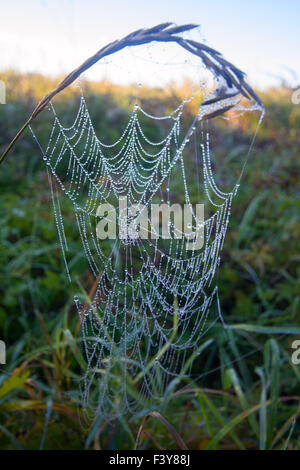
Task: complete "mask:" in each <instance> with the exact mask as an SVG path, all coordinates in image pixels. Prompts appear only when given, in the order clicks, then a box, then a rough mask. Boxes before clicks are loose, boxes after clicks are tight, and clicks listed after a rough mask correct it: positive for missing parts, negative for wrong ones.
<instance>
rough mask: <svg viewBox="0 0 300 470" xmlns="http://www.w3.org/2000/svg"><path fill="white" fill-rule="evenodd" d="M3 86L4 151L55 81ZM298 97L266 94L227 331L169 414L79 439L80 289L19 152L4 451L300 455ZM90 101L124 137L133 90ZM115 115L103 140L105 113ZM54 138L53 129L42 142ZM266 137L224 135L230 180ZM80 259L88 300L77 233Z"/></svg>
mask: <svg viewBox="0 0 300 470" xmlns="http://www.w3.org/2000/svg"><path fill="white" fill-rule="evenodd" d="M1 79H2V80H4V82H5V83H6V84H7V104H6V105H1V107H0V147H1V149H2V150H3V149H4V147H5V145H6V144H7V143H8V142H9V141H10V140H11V139H12V138H13V137H14V135H15V134H16V132H17V131H18V130H19V128H20V127H21V125H22V124H23V123H24V122H25V120H26V118H27V117H28V115H29V114H30V113H31V111H32V110H33V108H34V106H35V104H36V103H37V101H38V99H40V98H41V97H42V96H43V95H44V94H45V93H46V92H48V91H49V90H50V89H52V88H53V86H54V84H55V83H56V82H57V81H56V80H51V79H49V78H47V77H42V76H40V75H38V74H27V75H20V74H18V73H17V72H14V71H8V72H6V73H2V74H1ZM172 93H173V94H172ZM172 93H170V94H169V95H168V99H169V100H170V106H172V99H174V100H176V97H174V90H173V92H172ZM291 93H292V90H290V89H289V88H288V86H280V87H278V88H277V89H270V90H268V91H266V92H264V93H262V94H260V96H261V98H262V100H263V101H264V103H265V106H266V117H265V119H264V121H263V124H262V126H261V128H260V130H259V134H258V136H257V139H256V143H255V147H254V151H253V154H252V156H251V158H250V160H249V162H248V165H247V168H246V172H245V174H244V177H243V180H242V184H241V188H240V190H239V197H238V198H237V199H236V200H235V201H234V204H233V208H232V215H231V221H230V226H229V231H228V233H227V238H226V242H225V247H224V250H223V253H222V263H221V269H220V271H219V274H218V276H219V279H218V285H219V293H220V299H221V305H222V314H223V317H224V319H225V321H226V323H227V324H228V326H229V328H228V329H227V330H226V331H225V330H224V329H223V328H222V327H220V326H218V327H215V328H213V329H211V330H210V331H209V333H208V334H207V335H206V336H204V337H203V353H202V355H201V361H200V363H197V364H200V365H199V366H197V367H199V369H197V370H193V372H194V373H193V376H192V377H191V379H189V380H186V379H182V380H181V381H178V383H177V384H176V388H173V389H172V390H169V391H167V392H166V395H165V397H164V399H163V400H162V402H161V404H158V406H157V408H156V411H157V412H158V413H160V414H155V413H154V414H152V415H151V416H147V410H146V409H145V410H144V413H143V412H141V413H139V414H137V415H134V416H130V415H128V416H126V415H125V416H124V417H123V418H122V419H111V420H110V419H105V418H104V417H102V416H99V418H98V419H97V420H96V422H95V425H94V427H93V428H91V429H85V428H84V427H82V426H81V420H80V406H79V408H78V405H80V395H79V392H78V389H77V385H76V379H77V378H79V377H80V376H81V373H82V371H81V365H82V361H83V360H84V359H83V357H82V356H81V352H80V337H79V329H78V318H77V313H76V312H75V309H74V305H73V295H74V293H75V291H76V289H77V290H78V287H76V283H73V284H72V285H70V284H69V283H68V281H67V277H66V274H65V269H64V265H63V260H62V256H61V253H60V249H59V244H58V237H57V232H56V227H55V223H54V218H53V214H52V206H51V200H50V199H51V197H50V191H49V189H48V184H47V177H46V173H45V169H44V166H43V164H42V162H41V158H40V155H39V153H38V152H37V150H36V147H35V144H34V142H33V141H32V139H31V138H30V137H28V136H26V137H25V138H23V139H22V141H20V142H19V143H18V145H17V146H16V147H15V148H14V150H13V152H12V153H11V154H10V155H9V157H8V159H7V161H6V162H5V163H4V164H3V165H2V166H1V168H0V185H1V194H0V237H1V245H0V260H1V271H0V279H1V283H0V289H1V297H0V339H2V340H4V341H5V342H6V345H7V364H6V365H5V366H0V448H1V449H83V448H86V449H132V448H134V447H135V445H136V441H137V440H138V445H139V447H140V448H144V449H173V448H178V446H179V447H180V446H181V445H182V443H181V441H180V439H181V440H183V442H185V445H186V446H187V447H188V448H191V449H285V448H287V449H298V450H300V435H299V430H300V422H299V423H298V422H297V416H298V415H299V413H300V393H299V390H300V388H299V381H300V365H294V364H292V362H291V355H292V349H291V345H292V342H293V341H294V340H296V339H297V338H298V339H299V337H300V336H299V333H300V327H299V326H297V325H299V320H300V282H299V275H300V269H299V259H300V254H299V236H300V188H299V175H300V156H299V153H300V152H299V150H300V140H299V137H300V105H293V104H292V102H291ZM86 94H87V98H88V99H89V100H90V103H91V104H92V106H90V111H91V115H92V118H93V121H94V123H95V127H96V129H98V128H99V127H101V135H102V136H103V137H104V138H105V139H108V140H109V139H114V138H116V136H117V135H118V132H119V129H118V126H121V127H122V124H123V123H122V119H123V118H122V116H123V114H122V109H124V108H126V106H128V102H129V101H130V89H129V88H122V89H120V88H115V89H112V88H110V89H109V90H108V89H106V88H105V86H104V85H103V84H102V85H101V86H100V85H99V86H96V85H95V84H90V85H89V86H88V87H87V90H86ZM172 97H173V98H172ZM149 99H151V97H149ZM152 99H153V96H152ZM71 101H72V91H71V90H70V92H69V95H68V94H67V95H66V96H65V98H64V101H61V103H58V105H62V106H63V107H64V110H65V111H64V113H66V115H67V117H68V112H69V113H71V108H70V106H69V102H71ZM112 106H113V108H114V109H115V111H116V112H115V113H114V114H113V115H112V116H111V121H107V124H106V127H105V125H104V124H103V122H102V121H101V122H100V116H101V112H104V111H105V110H108V109H110V108H111V107H112ZM69 109H70V110H69ZM118 111H119V112H118ZM70 116H71V114H70ZM120 116H121V117H120ZM44 119H46V117H45V118H44ZM43 125H44V121H43V118H41V120H40V124H39V126H40V127H39V131H40V132H42V131H43ZM254 129H255V122H254V119H253V117H251V116H249V118H247V119H246V121H245V120H243V121H240V122H237V123H236V124H235V126H234V128H233V130H232V132H231V133H230V135H229V134H228V133H226V131H225V130H224V129H223V128H222V125H221V124H220V125H219V127H218V124H216V128H214V129H213V132H214V133H215V135H216V136H219V139H217V141H219V144H218V152H217V154H218V155H217V158H219V161H220V162H222V165H216V167H215V168H214V170H215V172H216V173H218V172H219V174H217V175H216V176H217V178H219V180H222V178H224V174H222V171H223V166H224V167H226V172H227V173H228V174H230V173H233V174H235V173H236V171H237V160H236V159H234V158H233V155H232V154H231V156H230V155H228V153H227V152H226V149H227V148H231V149H233V151H236V152H237V153H238V152H239V151H243V150H244V149H245V148H247V147H246V142H247V143H248V142H249V136H251V135H252V134H253V132H254ZM150 131H151V129H150ZM239 167H240V165H239ZM70 252H71V259H72V260H71V267H72V272H73V274H74V273H75V279H80V280H82V282H83V285H84V287H85V288H86V290H87V292H88V291H89V289H91V287H92V283H93V281H92V279H91V278H90V276H89V274H88V269H87V267H86V264H85V262H84V256H83V254H82V252H81V244H80V241H79V240H78V237H77V236H76V234H75V231H74V239H72V241H71V244H70ZM241 324H242V326H240V327H237V325H241ZM208 340H210V341H209V342H208ZM78 410H79V411H78ZM112 414H113V410H112ZM145 416H146V419H145ZM161 416H163V418H164V419H165V420H166V421H167V425H166V423H165V422H164V420H163V419H162V418H161ZM141 425H142V427H141V428H140V426H141ZM139 430H140V433H139ZM138 433H139V436H138Z"/></svg>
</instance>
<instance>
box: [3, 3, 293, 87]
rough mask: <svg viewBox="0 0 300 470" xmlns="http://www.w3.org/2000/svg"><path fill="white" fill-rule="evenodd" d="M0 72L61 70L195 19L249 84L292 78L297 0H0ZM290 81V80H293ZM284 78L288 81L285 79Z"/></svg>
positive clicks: (211, 41)
mask: <svg viewBox="0 0 300 470" xmlns="http://www.w3.org/2000/svg"><path fill="white" fill-rule="evenodd" d="M0 5H1V20H2V21H1V28H0V71H1V70H3V69H5V68H8V67H13V68H15V69H17V70H20V71H39V72H42V73H44V74H51V75H57V74H62V73H69V72H70V71H71V70H72V69H74V68H75V67H77V66H78V65H80V64H81V63H82V62H83V61H84V60H85V59H86V58H87V57H89V56H90V55H92V54H94V53H95V52H96V51H97V50H98V49H100V47H102V46H104V45H105V44H107V43H108V42H110V41H112V40H114V39H116V38H121V37H122V36H124V35H125V34H128V33H130V32H132V31H133V30H135V29H138V28H141V27H150V26H154V25H156V24H158V23H161V22H165V21H173V22H175V23H177V24H184V23H197V24H200V25H201V34H202V35H203V37H204V38H205V39H206V42H207V44H209V45H211V46H212V47H215V48H216V49H218V50H219V51H220V52H222V53H223V55H224V56H225V57H226V58H227V59H228V60H230V61H232V62H233V63H234V64H235V65H236V66H238V67H239V68H241V69H242V70H244V71H245V72H246V73H247V74H248V76H249V81H250V83H251V84H253V85H256V86H260V87H261V86H268V85H272V84H276V80H277V79H276V78H274V76H277V75H281V76H285V77H286V78H290V79H291V81H293V75H292V73H291V72H289V70H291V71H293V72H295V74H296V75H297V76H298V83H299V82H300V62H299V51H300V32H299V30H300V2H299V0H286V1H283V0H281V1H279V0H211V1H207V0H182V1H180V0H149V1H148V2H147V1H145V0H144V1H141V0H140V1H137V0H113V1H109V0H105V1H103V0H26V1H24V0H23V1H21V0H11V1H10V2H7V1H3V0H1V2H0ZM293 83H295V80H294V82H293ZM293 83H292V84H293Z"/></svg>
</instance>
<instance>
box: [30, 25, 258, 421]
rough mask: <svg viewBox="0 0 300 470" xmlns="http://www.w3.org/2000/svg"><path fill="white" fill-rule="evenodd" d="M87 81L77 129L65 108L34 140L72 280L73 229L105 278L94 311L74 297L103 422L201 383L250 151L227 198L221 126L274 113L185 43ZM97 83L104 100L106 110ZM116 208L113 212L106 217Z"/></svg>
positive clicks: (53, 112) (113, 60)
mask: <svg viewBox="0 0 300 470" xmlns="http://www.w3.org/2000/svg"><path fill="white" fill-rule="evenodd" d="M189 34H190V33H189ZM87 78H88V79H89V80H92V81H91V82H88V81H87V80H86V77H83V78H81V79H80V80H79V81H77V82H76V83H75V86H73V88H72V93H71V94H70V95H69V96H68V100H69V101H68V103H69V102H72V106H73V107H72V113H73V119H72V122H67V120H66V119H65V117H64V112H63V101H62V100H61V101H59V100H58V102H57V103H55V102H51V103H50V105H49V107H48V111H47V110H46V111H44V113H48V115H47V121H48V123H50V126H49V135H48V138H47V140H45V141H43V139H42V138H41V137H40V136H39V133H38V127H37V126H36V128H35V125H33V126H31V132H32V134H33V137H34V139H35V140H36V142H37V144H38V146H39V148H40V150H41V153H42V157H43V160H44V162H45V165H46V169H47V173H48V180H49V185H50V190H51V197H52V202H53V208H54V215H55V222H56V226H57V231H58V237H59V242H60V245H61V251H62V256H63V259H64V264H65V267H66V275H67V276H68V278H69V279H70V281H72V269H71V267H70V259H69V249H68V233H67V231H66V230H65V220H64V219H65V217H67V218H69V219H70V218H72V220H73V222H74V223H73V225H72V226H73V230H76V231H78V234H79V237H80V240H81V246H82V251H83V253H84V256H85V259H86V263H87V266H88V270H89V271H90V273H91V274H92V277H93V279H94V281H93V282H92V286H91V287H92V289H91V292H92V294H91V293H90V294H89V295H90V299H87V297H85V296H84V295H83V294H82V292H81V291H79V292H78V295H77V296H75V298H74V302H75V305H76V310H77V312H78V315H79V318H80V320H81V333H82V339H83V350H84V354H85V357H86V361H87V367H86V370H85V371H84V373H83V377H82V381H81V383H80V386H81V390H82V400H83V408H84V410H85V411H86V415H87V418H93V417H94V416H98V415H99V414H107V413H111V412H112V411H111V410H113V411H114V412H115V413H121V412H122V411H124V410H130V411H132V412H135V411H136V410H137V409H139V406H140V405H141V404H142V405H143V406H145V403H151V402H153V401H155V400H156V399H160V398H161V396H162V394H163V392H164V390H165V389H166V387H167V386H168V384H169V383H170V381H172V380H173V379H175V378H176V377H178V376H179V375H188V374H189V373H190V370H191V368H192V367H193V362H194V359H195V358H196V357H197V354H198V352H199V350H200V349H199V348H201V341H202V337H203V334H204V333H205V332H207V330H208V329H209V328H210V327H211V326H212V325H213V324H214V323H215V322H216V321H222V315H221V307H220V300H219V295H218V286H217V282H216V271H217V269H218V267H219V265H220V260H221V252H222V247H223V244H224V240H225V236H226V231H227V228H228V223H229V220H230V211H231V206H232V203H233V201H234V199H235V198H236V197H237V194H238V188H239V185H240V180H241V175H242V172H243V168H244V166H245V162H246V160H247V158H248V153H249V152H248V151H247V152H246V153H245V152H243V154H242V155H239V159H240V166H239V168H240V171H239V173H237V174H236V175H230V178H228V181H225V183H224V184H223V186H221V185H220V183H219V182H218V181H217V180H216V177H215V169H216V162H215V161H214V152H213V137H214V121H215V120H219V121H220V122H221V121H222V125H223V127H224V128H226V125H227V123H228V125H229V126H230V125H231V124H230V123H231V121H234V119H235V118H238V117H239V116H240V115H241V114H243V113H246V112H247V113H248V112H255V111H258V118H257V120H258V121H259V116H261V115H262V107H261V106H260V105H259V104H258V103H256V102H255V101H250V100H246V99H245V98H244V97H242V96H241V94H240V93H239V90H238V89H236V88H234V86H232V87H229V86H228V84H227V83H226V81H224V79H223V78H222V77H219V76H217V75H216V74H213V73H212V72H210V71H209V70H208V69H207V67H205V65H203V63H202V62H201V60H200V59H199V57H195V56H192V55H191V54H189V53H188V51H186V50H181V48H180V47H179V45H178V44H161V43H159V44H157V43H153V44H152V43H151V44H147V45H145V46H139V47H131V48H128V49H127V50H123V51H120V52H118V53H117V54H114V55H113V56H110V57H109V58H107V59H105V60H104V61H100V62H99V64H97V65H95V66H94V67H93V75H88V76H87ZM96 80H97V83H101V87H102V88H101V90H102V92H100V93H99V100H97V101H96V102H94V100H95V98H94V97H95V92H94V93H93V94H92V93H91V88H92V86H95V87H96V85H95V83H96ZM89 83H90V84H89ZM99 86H100V85H99ZM86 90H87V92H86ZM69 93H70V92H69ZM116 96H117V98H115V97H116ZM105 100H106V101H105ZM54 101H55V100H54ZM103 102H105V105H104V104H103ZM58 108H59V110H60V111H58ZM95 122H96V124H95ZM102 134H104V135H102ZM219 145H220V143H219ZM249 145H250V147H251V144H249ZM249 151H250V149H249ZM224 158H225V157H224ZM223 181H224V180H223ZM103 204H106V205H107V206H105V207H108V208H111V210H110V209H108V210H107V211H106V212H105V213H104V212H103V213H101V211H99V207H100V206H101V205H103ZM161 204H165V207H167V208H169V209H170V218H169V221H168V225H167V233H165V232H164V231H163V228H162V222H161V219H159V217H158V219H156V224H153V219H152V218H151V215H152V212H151V211H152V206H153V205H158V206H159V205H161ZM174 204H175V205H179V206H180V207H183V206H184V205H185V208H186V209H185V213H184V215H185V217H186V219H187V220H188V223H186V224H185V225H184V224H183V223H181V222H180V224H179V225H180V227H179V228H178V224H177V225H176V224H175V216H174V214H173V212H172V210H171V209H172V206H173V205H174ZM196 204H198V205H200V204H201V205H202V207H203V209H202V210H203V211H204V220H203V221H200V222H199V217H198V215H197V213H196V208H195V207H196ZM70 207H71V209H72V210H71V213H70V211H69V213H67V210H69V209H67V208H70ZM113 208H116V211H114V210H113ZM132 208H134V210H133V211H132ZM124 216H125V218H124ZM124 220H125V223H124ZM99 222H101V223H102V224H104V225H105V224H106V225H107V226H110V224H113V223H114V222H116V227H117V228H116V231H115V236H114V237H112V238H105V237H104V236H103V235H101V236H99V232H98V229H97V227H98V226H99V225H98V224H99ZM132 227H133V228H132ZM113 235H114V234H113ZM193 236H194V238H193ZM189 237H190V238H189ZM189 240H193V241H192V242H191V241H189ZM195 241H197V242H198V244H197V243H195ZM149 406H150V405H149Z"/></svg>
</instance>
